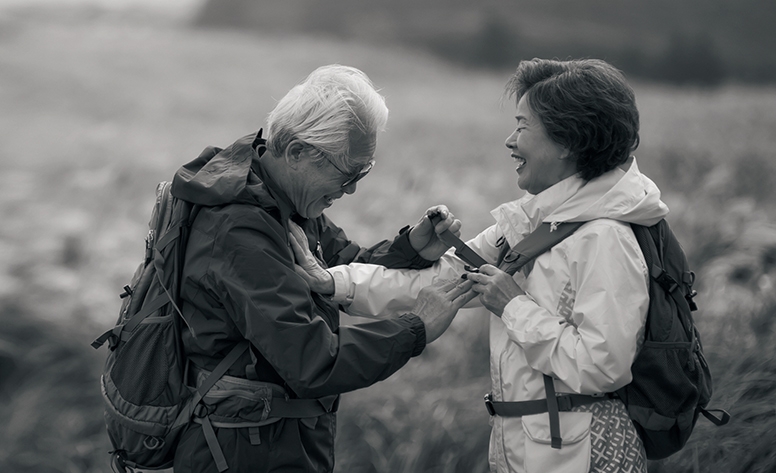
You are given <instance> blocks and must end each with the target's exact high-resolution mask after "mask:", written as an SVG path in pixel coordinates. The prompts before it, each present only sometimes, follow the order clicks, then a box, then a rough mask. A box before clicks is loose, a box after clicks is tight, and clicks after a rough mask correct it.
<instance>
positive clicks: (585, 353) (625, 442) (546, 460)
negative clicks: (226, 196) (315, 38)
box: [297, 59, 668, 473]
mask: <svg viewBox="0 0 776 473" xmlns="http://www.w3.org/2000/svg"><path fill="white" fill-rule="evenodd" d="M507 93H508V95H509V96H510V97H514V98H515V99H516V105H517V111H516V116H515V119H516V121H517V124H516V129H515V131H514V133H512V134H511V135H510V136H509V138H508V139H507V141H506V146H507V148H509V150H510V154H511V157H512V158H513V160H514V162H515V164H516V168H515V170H516V171H517V174H518V178H517V184H518V186H519V187H520V188H521V189H523V190H525V191H526V194H525V195H524V197H522V198H521V199H519V200H516V201H514V202H509V203H506V204H503V205H501V206H499V207H498V208H496V209H495V210H494V211H493V212H492V214H493V217H494V218H495V220H496V223H495V224H494V225H493V226H491V227H490V228H488V229H486V230H485V231H483V232H482V233H480V234H479V235H478V236H476V237H475V238H474V239H472V240H471V241H469V242H468V244H469V246H470V247H471V248H473V249H474V250H475V251H476V252H477V253H479V254H480V255H481V256H482V257H483V258H485V260H487V261H489V262H491V263H494V264H496V263H497V262H498V259H499V254H500V253H501V250H502V248H503V247H504V244H505V243H507V244H509V245H510V246H511V247H514V246H515V245H516V244H517V243H518V242H520V241H521V240H522V239H523V238H525V237H526V236H527V235H528V234H530V233H531V232H532V231H533V230H534V229H536V228H537V227H538V226H540V225H541V224H542V223H551V224H559V223H562V222H586V223H584V224H583V225H582V226H581V227H579V229H577V230H576V232H575V233H574V234H572V235H571V236H569V237H568V238H566V239H565V240H563V241H562V242H560V243H558V244H557V245H555V246H553V247H552V248H551V250H549V251H547V252H545V253H544V254H541V255H540V256H538V257H537V258H536V259H535V260H534V261H533V264H532V267H531V268H530V269H529V268H527V267H526V268H523V269H522V270H521V271H520V272H517V273H516V274H515V275H514V276H510V275H509V274H507V273H505V272H503V271H501V270H499V269H498V268H497V267H496V266H495V265H492V264H485V265H483V266H481V267H480V268H479V271H478V272H470V273H464V277H465V278H468V279H469V280H470V281H472V282H473V284H474V286H473V290H474V291H476V292H477V293H478V294H479V297H478V298H477V299H474V301H472V303H471V304H469V306H471V305H472V304H474V303H477V302H478V303H481V304H482V305H484V306H485V307H486V308H488V309H489V310H490V312H491V313H492V315H491V317H490V350H491V370H490V372H491V377H492V387H491V389H492V398H493V400H494V401H499V402H507V403H512V402H523V401H533V400H544V399H546V397H547V395H546V393H547V392H548V391H547V388H548V386H545V380H549V381H548V382H549V384H550V386H549V387H551V388H554V391H555V392H556V393H558V394H581V395H586V396H593V397H592V402H588V403H583V405H580V406H578V407H574V408H573V409H572V410H571V411H569V412H561V413H560V429H561V431H560V434H561V437H562V438H563V444H562V447H561V448H559V449H558V448H553V447H552V445H551V443H552V442H551V428H550V425H549V424H550V421H549V418H550V416H548V414H547V413H546V412H543V413H538V414H532V415H522V416H520V417H518V416H515V415H509V413H508V412H504V413H500V412H495V415H494V417H493V418H492V426H493V430H492V434H491V441H490V455H489V459H490V466H491V469H492V470H493V471H498V472H529V473H533V472H540V473H544V472H550V471H552V472H559V471H562V472H580V473H582V472H588V471H590V472H646V456H645V453H644V448H643V445H642V443H641V441H640V439H639V437H638V435H637V433H636V431H635V429H634V427H633V424H632V422H631V421H630V419H629V417H628V413H627V412H626V409H625V406H624V404H623V403H622V401H620V400H619V399H617V398H614V397H611V396H607V395H606V394H607V393H612V392H614V391H615V390H617V389H618V388H621V387H623V386H624V385H626V384H628V383H629V382H630V381H631V372H630V366H631V364H632V362H633V360H634V358H635V356H636V352H637V351H638V349H639V346H640V344H641V341H642V340H643V336H644V333H643V332H644V323H645V319H646V310H647V305H648V272H647V268H646V263H645V261H644V257H643V255H642V253H641V251H640V249H639V245H638V243H637V241H636V238H635V236H634V233H633V231H632V230H631V227H630V225H629V224H631V223H635V224H640V225H652V224H655V223H657V222H658V221H659V220H660V219H661V218H663V217H665V215H666V214H667V213H668V209H667V207H666V206H665V205H664V204H663V203H662V202H661V200H660V191H659V190H658V188H657V187H656V186H655V184H654V183H653V182H652V181H650V180H649V179H648V178H647V177H646V176H644V175H643V174H641V173H640V172H639V169H638V167H637V165H636V160H635V158H634V157H633V156H632V155H631V152H632V151H633V150H634V149H635V148H636V146H637V145H638V141H639V137H638V130H639V114H638V110H637V108H636V103H635V97H634V93H633V90H632V89H631V87H630V86H629V85H628V84H627V82H626V81H625V78H624V77H623V75H622V74H621V73H620V72H619V71H618V70H617V69H615V68H614V67H612V66H610V65H609V64H607V63H605V62H603V61H600V60H571V61H553V60H541V59H534V60H531V61H523V62H521V63H520V65H519V66H518V68H517V72H516V73H515V74H514V76H513V77H512V78H511V79H510V81H509V83H508V85H507ZM299 250H300V247H297V251H299ZM300 258H301V254H300ZM463 269H464V263H463V262H462V261H461V260H459V259H458V258H457V257H456V256H455V255H454V254H452V252H448V253H447V254H446V255H445V256H443V257H442V258H441V259H440V260H439V261H438V262H437V263H435V265H434V266H433V267H431V268H429V269H424V270H420V271H410V270H388V269H385V268H383V267H380V266H375V265H361V264H351V265H349V266H339V267H335V268H330V269H329V270H328V272H329V274H331V275H332V276H333V277H332V278H331V279H330V280H328V281H327V280H326V278H325V277H323V278H319V279H318V280H317V281H315V282H313V283H312V284H316V285H317V287H318V289H319V290H322V291H324V292H325V291H326V288H327V287H328V288H329V289H330V290H331V288H332V287H333V288H334V294H333V298H334V299H335V300H339V301H342V303H343V305H344V306H346V307H347V310H348V312H349V313H351V314H356V315H363V316H386V315H396V314H402V313H405V312H407V311H409V310H411V309H412V302H413V300H414V297H415V296H416V295H417V294H418V292H419V290H420V288H422V287H425V286H428V285H431V284H433V283H435V281H436V280H437V279H440V278H449V277H451V276H453V275H456V274H458V275H460V274H461V273H462V272H463ZM310 279H312V278H310ZM545 375H547V376H545ZM586 399H590V398H586ZM502 405H504V404H502ZM501 414H504V415H501ZM556 446H557V445H556Z"/></svg>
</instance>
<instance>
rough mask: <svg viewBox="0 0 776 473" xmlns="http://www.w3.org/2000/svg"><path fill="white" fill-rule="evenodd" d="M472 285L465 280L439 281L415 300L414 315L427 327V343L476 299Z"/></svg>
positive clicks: (424, 290) (437, 335)
mask: <svg viewBox="0 0 776 473" xmlns="http://www.w3.org/2000/svg"><path fill="white" fill-rule="evenodd" d="M471 288H472V283H471V282H469V281H465V280H463V279H458V280H443V281H437V282H436V283H434V284H432V285H431V286H427V287H424V288H423V289H421V291H420V293H419V294H418V298H417V299H416V300H415V307H413V309H412V313H413V314H415V315H417V316H418V317H420V320H422V321H423V324H424V325H425V326H426V343H427V344H428V343H431V342H433V341H434V340H436V339H437V338H439V336H440V335H442V334H443V333H444V332H445V330H447V327H449V326H450V323H452V321H453V319H454V318H455V314H457V313H458V309H460V308H461V307H463V306H464V305H466V303H467V302H469V301H470V300H472V299H474V298H475V297H476V296H477V293H476V292H474V291H472V290H471Z"/></svg>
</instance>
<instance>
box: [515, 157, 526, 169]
mask: <svg viewBox="0 0 776 473" xmlns="http://www.w3.org/2000/svg"><path fill="white" fill-rule="evenodd" d="M515 162H516V163H517V167H516V168H515V171H519V170H520V168H522V167H523V166H525V159H523V158H515Z"/></svg>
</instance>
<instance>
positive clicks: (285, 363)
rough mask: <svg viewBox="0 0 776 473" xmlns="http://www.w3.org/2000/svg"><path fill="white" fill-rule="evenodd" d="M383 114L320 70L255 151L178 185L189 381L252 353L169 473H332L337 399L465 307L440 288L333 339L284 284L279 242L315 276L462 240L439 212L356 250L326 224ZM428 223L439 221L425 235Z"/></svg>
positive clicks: (192, 169)
mask: <svg viewBox="0 0 776 473" xmlns="http://www.w3.org/2000/svg"><path fill="white" fill-rule="evenodd" d="M387 116H388V109H387V108H386V106H385V103H384V100H383V98H382V97H381V96H380V95H379V94H378V93H377V92H376V91H375V89H374V88H373V86H372V84H371V82H370V81H369V79H368V78H367V77H366V76H365V75H364V74H363V73H362V72H361V71H359V70H356V69H353V68H349V67H343V66H327V67H322V68H320V69H318V70H316V71H314V72H313V73H312V74H311V75H310V76H309V77H308V78H307V79H306V80H305V81H304V82H302V83H301V84H299V85H298V86H296V87H294V88H293V89H292V90H291V91H290V92H289V93H288V94H287V95H286V96H285V97H283V98H282V99H281V100H280V102H279V103H278V104H277V106H276V107H275V109H274V110H273V111H272V112H271V113H270V115H269V117H268V123H267V136H266V140H265V139H264V138H262V131H261V130H260V131H259V132H258V133H256V134H252V135H249V136H246V137H244V138H242V139H240V140H238V141H236V142H235V143H234V144H232V145H231V146H229V147H227V148H226V149H218V148H207V149H205V151H203V153H202V154H201V155H200V156H199V157H198V158H197V159H195V160H194V161H192V162H190V163H188V164H186V165H185V166H183V167H182V168H181V169H180V170H179V171H178V172H177V173H176V175H175V178H174V180H173V188H172V193H173V195H175V196H176V197H178V198H180V199H183V200H186V201H189V202H193V203H195V204H199V205H202V206H204V207H203V208H202V210H201V211H200V213H199V215H198V217H197V219H196V221H195V222H194V224H193V226H192V231H191V236H190V239H189V243H188V247H187V251H186V256H185V262H184V268H183V282H182V289H181V297H182V300H183V306H182V312H183V315H184V318H185V321H186V325H187V327H185V328H184V331H183V332H184V333H183V345H184V347H183V348H184V350H185V353H186V355H187V356H188V358H189V360H190V362H191V363H190V365H191V368H190V371H191V373H190V376H189V377H190V382H192V383H197V382H200V383H201V382H202V380H203V378H205V377H206V376H207V374H208V372H209V371H212V370H213V369H214V367H215V366H216V365H217V364H218V362H219V361H220V360H221V359H223V358H224V356H225V355H226V354H227V353H229V352H230V351H231V350H232V348H233V347H234V346H235V345H237V344H239V343H241V342H243V341H244V340H247V341H248V342H250V349H249V350H247V351H245V352H244V353H243V354H242V355H241V358H239V359H238V360H237V362H235V363H234V364H233V365H231V368H230V369H229V370H228V372H227V376H225V377H223V378H222V379H221V380H220V381H219V382H218V383H217V384H216V386H215V387H214V388H213V389H212V390H211V392H210V394H209V395H208V396H206V397H205V399H204V407H202V408H199V409H198V412H197V418H196V419H195V422H194V423H192V424H191V425H190V426H189V427H188V428H187V430H186V431H185V432H184V434H183V436H182V438H181V440H180V443H179V445H178V449H177V451H176V455H175V464H174V469H175V472H176V473H183V472H216V471H223V470H224V469H226V468H227V467H228V468H229V471H234V472H247V471H250V472H264V471H267V472H268V471H300V472H301V471H305V472H307V471H309V472H313V471H315V472H322V471H332V469H333V465H334V457H333V455H334V435H335V411H336V409H337V405H338V400H339V397H338V395H339V394H340V393H343V392H347V391H351V390H355V389H358V388H363V387H366V386H369V385H371V384H374V383H376V382H378V381H380V380H383V379H386V378H387V377H388V376H390V375H391V374H392V373H394V372H395V371H396V370H398V369H399V368H400V367H402V366H403V365H404V364H405V363H407V361H408V360H409V359H410V357H413V356H417V355H419V354H420V353H421V352H422V351H423V349H424V347H425V346H426V344H427V343H430V342H431V341H433V340H434V339H436V338H437V337H439V336H440V335H441V334H442V332H444V330H445V329H446V328H447V327H448V326H449V324H450V322H451V321H452V318H453V317H454V315H455V313H456V312H457V310H458V308H460V307H461V306H462V305H463V304H465V303H466V302H468V300H469V299H470V298H471V297H473V294H469V291H468V289H469V288H470V286H471V283H467V282H465V281H462V282H460V283H459V282H449V283H446V284H441V285H438V286H437V287H436V288H435V289H433V290H429V291H425V292H424V293H423V294H422V295H421V296H420V297H419V298H418V302H417V305H416V309H415V310H413V311H412V312H410V313H407V314H404V315H401V316H399V317H396V318H389V319H382V320H376V321H372V322H368V323H364V324H360V325H354V326H340V325H339V306H338V305H337V304H336V303H334V302H332V301H331V300H330V299H328V298H326V297H323V296H320V295H319V294H317V293H313V292H311V291H310V287H309V286H308V284H307V282H305V280H304V279H303V278H302V277H300V275H299V274H297V272H296V271H298V270H299V268H298V267H296V266H295V261H294V253H293V251H292V248H291V246H290V245H291V240H292V239H291V237H290V232H296V234H297V235H298V236H300V238H299V240H300V241H304V240H305V237H306V241H307V242H309V244H308V246H309V249H310V251H311V252H312V254H314V255H315V256H316V258H317V259H318V260H319V261H320V263H321V264H322V265H323V266H324V267H326V266H333V265H339V264H347V263H351V262H363V263H374V264H379V265H383V266H386V267H392V268H411V269H419V268H424V267H428V266H429V265H430V264H431V261H433V260H436V259H438V258H439V257H440V256H441V255H442V254H443V253H444V252H445V250H446V249H447V247H446V245H445V244H444V243H442V242H441V241H440V240H439V239H438V238H437V236H436V232H442V231H444V230H447V229H450V230H452V231H454V232H457V231H459V229H460V221H458V220H456V219H454V218H453V216H452V215H451V214H450V213H449V212H448V211H447V209H446V208H445V207H444V206H438V207H433V208H431V209H429V211H428V212H427V215H424V216H423V217H421V219H420V221H419V222H418V224H417V225H415V226H414V227H412V228H411V229H408V227H405V228H404V229H402V230H401V231H400V234H399V235H398V236H397V237H396V238H395V239H394V240H393V241H384V242H382V243H379V244H377V245H375V246H373V247H371V248H369V249H366V248H361V247H360V246H358V245H357V244H355V243H354V242H351V241H349V240H348V239H347V238H346V236H345V233H344V232H343V231H342V230H341V229H340V228H338V227H337V226H335V225H334V224H333V223H332V222H331V221H330V220H329V219H328V218H327V217H326V216H325V215H324V214H323V212H324V210H325V209H326V208H328V207H329V206H331V205H332V204H333V203H334V201H335V200H337V199H339V198H340V197H343V196H344V195H345V194H352V193H353V192H355V190H356V182H357V181H358V180H359V179H361V178H363V177H364V176H365V175H366V174H367V173H368V172H369V170H370V169H372V166H373V165H374V163H375V162H374V158H373V155H374V151H375V146H376V140H377V132H378V131H380V130H381V129H382V128H384V126H385V123H386V120H387ZM434 214H441V216H442V217H443V220H442V221H441V222H439V223H437V224H436V225H433V224H432V223H431V221H430V219H429V215H434ZM302 235H303V236H302ZM273 398H275V399H278V398H279V399H281V400H283V402H280V403H278V402H273ZM281 404H282V406H281V407H284V408H283V409H281V408H280V407H278V406H280V405H281Z"/></svg>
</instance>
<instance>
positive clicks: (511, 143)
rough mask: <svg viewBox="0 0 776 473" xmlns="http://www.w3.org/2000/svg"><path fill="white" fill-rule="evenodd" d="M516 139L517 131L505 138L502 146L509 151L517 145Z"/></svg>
mask: <svg viewBox="0 0 776 473" xmlns="http://www.w3.org/2000/svg"><path fill="white" fill-rule="evenodd" d="M516 137H517V130H515V131H513V132H512V134H511V135H509V136H508V137H507V141H505V142H504V145H505V146H506V147H507V148H509V149H512V148H515V147H516V146H515V145H516V143H517V139H516Z"/></svg>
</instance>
